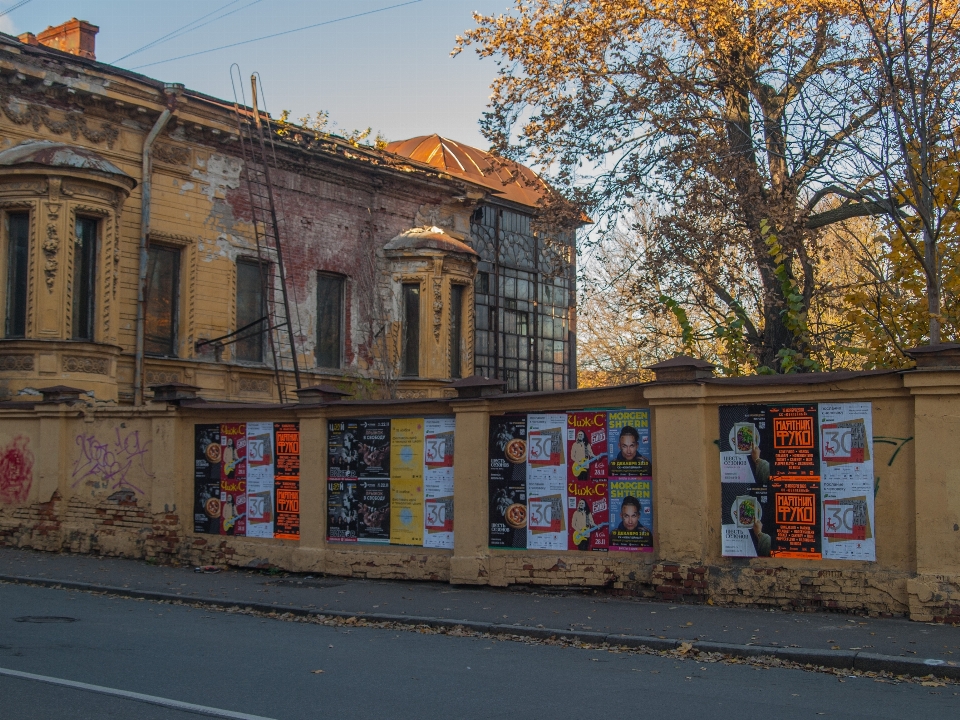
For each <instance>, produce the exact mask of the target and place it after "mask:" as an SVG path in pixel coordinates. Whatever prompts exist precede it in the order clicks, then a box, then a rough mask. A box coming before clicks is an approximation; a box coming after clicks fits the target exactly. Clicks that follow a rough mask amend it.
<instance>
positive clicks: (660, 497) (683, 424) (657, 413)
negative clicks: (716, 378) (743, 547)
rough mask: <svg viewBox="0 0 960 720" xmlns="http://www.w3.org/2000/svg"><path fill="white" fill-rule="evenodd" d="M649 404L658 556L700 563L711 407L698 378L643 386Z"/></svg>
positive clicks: (711, 480)
mask: <svg viewBox="0 0 960 720" xmlns="http://www.w3.org/2000/svg"><path fill="white" fill-rule="evenodd" d="M645 396H646V400H647V402H648V404H649V406H650V408H651V413H652V416H653V417H652V419H651V426H652V433H653V437H652V438H651V440H652V445H653V448H652V451H653V473H654V483H653V511H654V532H655V534H656V541H655V547H656V549H657V555H658V560H659V562H661V563H663V562H669V563H678V564H684V565H701V564H703V563H704V562H705V560H706V556H705V552H706V549H707V547H709V543H708V540H707V532H708V524H709V516H708V513H709V508H710V504H709V503H708V501H707V498H708V489H709V486H710V485H711V484H716V478H715V473H711V472H710V470H709V468H708V464H707V458H709V457H712V456H713V455H714V454H715V453H716V447H715V446H714V445H713V442H712V439H713V436H714V435H716V429H715V427H714V430H713V432H712V433H709V434H708V432H707V427H708V420H707V418H708V417H710V418H712V420H710V421H709V424H711V425H712V426H716V423H717V417H716V412H715V411H714V410H713V409H712V408H711V409H710V411H709V412H707V411H706V410H705V407H704V404H703V401H704V396H705V391H704V387H703V385H700V384H682V385H679V384H678V385H663V386H651V387H648V388H646V390H645Z"/></svg>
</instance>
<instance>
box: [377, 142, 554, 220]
mask: <svg viewBox="0 0 960 720" xmlns="http://www.w3.org/2000/svg"><path fill="white" fill-rule="evenodd" d="M387 152H392V153H394V154H396V155H402V156H403V157H406V158H409V159H410V160H416V161H417V162H421V163H424V164H425V165H431V166H433V167H435V168H437V169H438V170H442V171H443V172H445V173H449V174H450V175H454V176H456V177H462V178H463V179H464V180H469V181H471V182H474V183H477V184H478V185H483V186H484V187H488V188H490V189H491V190H493V191H494V192H495V193H497V195H499V196H500V197H503V198H505V199H507V200H512V201H513V202H516V203H520V204H522V205H529V206H531V207H536V205H537V204H538V203H539V201H540V198H542V197H543V196H544V195H545V194H546V190H547V185H546V183H544V182H543V180H541V179H540V176H539V175H537V174H536V173H535V172H534V171H533V170H531V169H530V168H528V167H524V166H523V165H520V164H519V163H516V162H513V161H512V160H504V159H503V158H499V157H496V156H495V155H491V154H490V153H488V152H484V151H483V150H478V149H477V148H475V147H470V146H469V145H463V144H462V143H458V142H455V141H453V140H448V139H447V138H444V137H440V136H439V135H421V136H420V137H415V138H410V139H409V140H398V141H396V142H392V143H390V144H388V145H387Z"/></svg>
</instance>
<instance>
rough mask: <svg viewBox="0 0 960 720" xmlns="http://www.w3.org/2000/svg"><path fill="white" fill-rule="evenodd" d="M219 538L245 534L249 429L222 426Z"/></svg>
mask: <svg viewBox="0 0 960 720" xmlns="http://www.w3.org/2000/svg"><path fill="white" fill-rule="evenodd" d="M220 452H221V456H222V460H221V463H220V534H221V535H238V536H243V535H245V534H246V529H247V521H246V515H247V426H246V423H223V424H222V425H220Z"/></svg>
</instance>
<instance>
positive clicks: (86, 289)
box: [73, 217, 100, 340]
mask: <svg viewBox="0 0 960 720" xmlns="http://www.w3.org/2000/svg"><path fill="white" fill-rule="evenodd" d="M99 225H100V221H99V220H97V219H96V218H85V217H78V218H77V225H76V232H75V238H74V240H75V243H76V245H75V246H74V251H73V338H74V339H75V340H93V324H94V305H95V298H96V290H97V234H98V233H97V230H98V228H99Z"/></svg>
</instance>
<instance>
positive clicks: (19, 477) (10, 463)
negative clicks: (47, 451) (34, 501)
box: [0, 435, 33, 505]
mask: <svg viewBox="0 0 960 720" xmlns="http://www.w3.org/2000/svg"><path fill="white" fill-rule="evenodd" d="M29 445H30V438H27V437H23V436H22V435H17V436H16V437H15V438H13V440H11V441H10V443H9V444H8V445H6V446H5V447H4V448H3V449H2V450H0V503H6V504H10V505H12V504H14V503H22V502H24V501H25V500H26V499H27V496H28V495H29V494H30V486H31V485H32V484H33V453H32V452H30V448H29Z"/></svg>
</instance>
